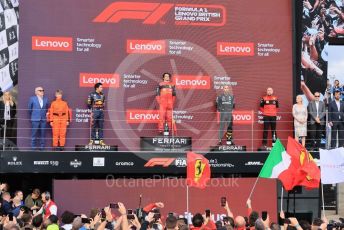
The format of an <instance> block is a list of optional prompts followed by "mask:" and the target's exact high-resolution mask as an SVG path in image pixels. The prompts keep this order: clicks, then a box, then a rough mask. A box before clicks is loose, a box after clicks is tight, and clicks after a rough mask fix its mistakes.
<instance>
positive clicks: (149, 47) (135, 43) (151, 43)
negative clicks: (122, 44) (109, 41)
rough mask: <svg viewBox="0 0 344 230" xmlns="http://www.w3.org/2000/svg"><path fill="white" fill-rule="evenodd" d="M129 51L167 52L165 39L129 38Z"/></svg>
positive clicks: (140, 52) (138, 52)
mask: <svg viewBox="0 0 344 230" xmlns="http://www.w3.org/2000/svg"><path fill="white" fill-rule="evenodd" d="M127 53H128V54H131V53H137V54H166V41H165V40H127Z"/></svg>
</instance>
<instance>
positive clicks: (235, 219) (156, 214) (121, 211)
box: [0, 184, 344, 230]
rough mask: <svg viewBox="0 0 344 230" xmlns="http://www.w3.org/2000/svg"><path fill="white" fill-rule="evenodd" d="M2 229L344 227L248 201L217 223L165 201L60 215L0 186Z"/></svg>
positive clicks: (39, 199) (47, 201)
mask: <svg viewBox="0 0 344 230" xmlns="http://www.w3.org/2000/svg"><path fill="white" fill-rule="evenodd" d="M0 189H1V198H2V200H1V209H0V211H1V215H0V229H3V230H19V229H23V230H45V229H46V230H88V229H90V230H106V229H108V230H115V229H122V230H135V229H137V230H138V229H141V230H146V229H148V230H162V229H166V230H172V229H174V230H177V229H180V230H182V229H184V230H186V229H195V230H197V229H204V230H212V229H214V230H216V229H219V230H228V229H229V230H233V229H235V230H267V229H271V230H279V229H280V230H283V229H285V230H325V229H341V228H343V227H344V224H340V223H336V224H334V223H331V222H330V224H329V223H328V221H327V220H326V218H323V219H319V218H315V219H314V220H313V222H312V223H309V222H307V221H306V220H297V219H296V218H286V217H285V214H284V212H283V211H281V212H280V215H279V221H278V223H277V222H273V221H271V219H270V217H269V214H268V213H265V215H264V213H262V215H260V214H259V213H258V212H257V211H254V210H253V209H252V205H251V200H250V199H248V200H247V202H246V206H247V216H241V215H236V216H235V215H234V213H233V212H232V211H231V209H230V206H229V205H228V202H227V201H226V202H225V203H224V205H223V208H224V212H226V216H224V217H223V218H222V219H221V220H217V221H215V220H214V217H213V215H212V214H211V213H210V212H207V210H206V212H205V213H204V214H201V213H195V214H194V215H193V216H192V218H191V221H188V219H187V218H185V217H184V216H183V215H178V214H177V213H173V212H170V213H168V215H166V216H163V215H162V214H161V213H160V210H162V209H163V208H164V204H163V203H162V202H157V203H151V204H148V205H146V206H145V207H144V208H143V209H137V210H135V211H133V210H130V209H127V208H126V207H125V205H124V204H123V203H120V202H119V203H116V204H109V206H106V207H104V208H103V209H98V208H94V209H91V210H90V212H89V215H86V214H75V213H72V212H70V211H64V212H63V213H62V214H61V216H60V217H58V216H57V209H58V208H57V205H56V204H55V203H54V202H53V201H52V199H51V197H50V193H49V192H43V193H42V194H41V193H40V191H39V189H34V190H33V191H32V193H31V194H29V195H27V196H26V199H25V200H24V199H23V198H24V196H23V193H22V192H21V191H16V192H15V193H14V194H13V196H11V194H10V193H9V191H7V190H8V185H7V184H1V185H0Z"/></svg>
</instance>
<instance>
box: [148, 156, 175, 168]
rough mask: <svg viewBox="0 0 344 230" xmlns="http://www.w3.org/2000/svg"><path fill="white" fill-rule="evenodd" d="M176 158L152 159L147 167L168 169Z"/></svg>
mask: <svg viewBox="0 0 344 230" xmlns="http://www.w3.org/2000/svg"><path fill="white" fill-rule="evenodd" d="M174 160H175V158H152V159H150V160H149V161H148V162H147V163H146V164H145V167H154V166H162V167H165V168H166V167H168V166H170V165H171V164H172V162H173V161H174Z"/></svg>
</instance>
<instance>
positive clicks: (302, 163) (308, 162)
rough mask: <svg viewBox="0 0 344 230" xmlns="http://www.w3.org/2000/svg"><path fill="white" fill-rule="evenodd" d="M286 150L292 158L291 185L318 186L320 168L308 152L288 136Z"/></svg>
mask: <svg viewBox="0 0 344 230" xmlns="http://www.w3.org/2000/svg"><path fill="white" fill-rule="evenodd" d="M287 152H288V154H289V155H291V156H292V158H294V160H292V164H293V167H294V168H295V172H294V184H293V186H297V185H301V186H304V187H306V189H312V188H319V183H320V169H319V168H318V166H317V165H316V163H315V162H314V160H313V157H312V155H311V154H309V152H308V151H307V150H306V148H305V147H303V146H302V145H301V144H300V143H298V142H297V141H296V140H295V139H294V138H292V137H289V138H288V146H287Z"/></svg>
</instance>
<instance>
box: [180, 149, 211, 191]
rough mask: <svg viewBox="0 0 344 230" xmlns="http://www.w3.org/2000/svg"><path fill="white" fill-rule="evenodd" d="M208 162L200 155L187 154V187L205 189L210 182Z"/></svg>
mask: <svg viewBox="0 0 344 230" xmlns="http://www.w3.org/2000/svg"><path fill="white" fill-rule="evenodd" d="M210 174H211V173H210V165H209V161H208V160H207V159H206V158H205V157H204V156H202V155H200V154H196V153H194V152H188V153H187V173H186V176H187V180H186V182H187V185H188V186H191V187H192V186H193V187H197V188H201V189H203V188H205V186H206V184H207V181H208V180H210Z"/></svg>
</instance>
